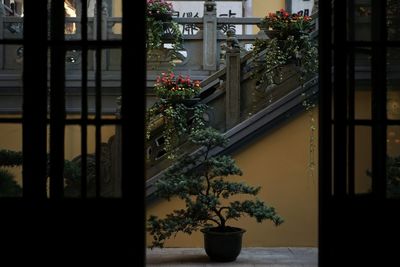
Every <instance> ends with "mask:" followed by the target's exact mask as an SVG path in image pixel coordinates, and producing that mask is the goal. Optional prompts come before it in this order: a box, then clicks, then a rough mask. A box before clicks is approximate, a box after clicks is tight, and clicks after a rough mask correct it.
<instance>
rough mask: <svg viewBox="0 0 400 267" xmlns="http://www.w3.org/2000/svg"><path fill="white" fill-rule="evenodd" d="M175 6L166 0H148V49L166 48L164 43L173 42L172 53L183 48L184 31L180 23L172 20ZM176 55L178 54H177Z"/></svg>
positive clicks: (174, 53) (149, 50) (148, 50)
mask: <svg viewBox="0 0 400 267" xmlns="http://www.w3.org/2000/svg"><path fill="white" fill-rule="evenodd" d="M173 11H174V10H173V8H172V4H171V3H167V2H166V1H165V0H147V13H146V15H147V16H146V22H147V34H146V50H147V52H148V53H150V52H151V50H154V49H161V48H164V44H167V43H168V44H171V46H172V48H171V49H172V53H171V54H172V55H171V56H174V55H176V53H177V51H178V50H179V49H181V48H182V33H181V31H180V29H179V24H178V23H176V22H175V21H173V20H172V14H173ZM175 57H176V56H175Z"/></svg>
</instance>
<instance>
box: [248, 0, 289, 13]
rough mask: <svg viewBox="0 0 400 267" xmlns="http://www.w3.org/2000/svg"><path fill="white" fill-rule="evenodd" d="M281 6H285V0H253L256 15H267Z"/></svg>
mask: <svg viewBox="0 0 400 267" xmlns="http://www.w3.org/2000/svg"><path fill="white" fill-rule="evenodd" d="M281 8H285V0H253V16H254V17H265V16H266V15H267V14H268V13H269V12H272V13H273V12H275V11H277V10H280V9H281Z"/></svg>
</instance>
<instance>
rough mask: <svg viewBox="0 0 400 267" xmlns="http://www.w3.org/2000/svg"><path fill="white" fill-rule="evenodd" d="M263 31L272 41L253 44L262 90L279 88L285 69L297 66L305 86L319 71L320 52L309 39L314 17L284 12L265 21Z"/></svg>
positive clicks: (271, 15) (259, 40) (257, 77)
mask: <svg viewBox="0 0 400 267" xmlns="http://www.w3.org/2000/svg"><path fill="white" fill-rule="evenodd" d="M260 28H261V29H263V30H264V31H265V32H266V33H267V34H269V35H270V39H266V40H262V39H257V40H256V41H255V42H254V44H253V51H252V58H253V64H254V69H255V72H254V78H256V80H257V84H258V86H259V87H262V88H267V89H268V88H272V87H274V86H275V85H276V84H278V83H279V82H280V79H281V77H282V69H283V66H284V65H289V64H294V65H295V66H296V67H297V68H298V72H299V74H300V75H299V79H300V82H301V83H304V82H305V79H306V77H307V76H308V75H310V74H312V73H315V72H316V71H317V68H318V62H317V58H318V50H317V48H316V44H315V43H314V41H313V40H312V39H311V37H310V36H309V33H310V31H311V29H312V24H311V18H310V17H308V16H300V15H298V14H296V13H293V14H290V13H288V12H286V11H285V10H283V9H281V10H280V11H276V13H269V15H267V16H266V17H264V18H263V19H262V21H261V23H260ZM266 91H268V90H266Z"/></svg>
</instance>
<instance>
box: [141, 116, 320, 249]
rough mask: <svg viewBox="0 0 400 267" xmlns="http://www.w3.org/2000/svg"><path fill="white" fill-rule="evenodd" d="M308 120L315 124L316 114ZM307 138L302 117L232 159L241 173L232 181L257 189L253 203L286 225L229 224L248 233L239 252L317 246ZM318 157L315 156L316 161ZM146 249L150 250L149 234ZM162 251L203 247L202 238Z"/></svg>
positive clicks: (162, 204) (161, 205)
mask: <svg viewBox="0 0 400 267" xmlns="http://www.w3.org/2000/svg"><path fill="white" fill-rule="evenodd" d="M313 114H314V118H315V120H316V121H318V120H317V111H316V110H315V111H313ZM310 133H311V131H310V116H309V114H307V113H303V114H302V115H301V116H299V117H297V118H295V119H293V120H292V121H290V122H288V123H285V124H283V125H282V126H280V127H278V128H277V129H276V130H274V131H273V132H271V133H268V134H266V135H265V136H264V137H262V138H261V139H260V140H258V141H256V142H254V143H253V144H251V145H248V146H246V147H245V148H244V149H242V150H241V151H239V152H238V153H236V154H235V155H233V156H234V158H235V160H236V162H237V164H238V166H239V167H240V168H241V169H242V171H243V173H244V175H243V176H242V177H236V178H235V180H240V181H246V182H247V183H248V184H250V185H255V186H258V185H260V186H262V189H261V191H260V193H259V195H258V197H259V198H260V199H263V200H264V201H265V202H266V203H268V204H271V205H272V206H274V207H275V208H276V210H277V212H278V213H279V214H280V215H281V216H282V217H284V219H285V223H284V224H282V225H281V226H279V227H275V226H274V225H273V224H272V223H271V222H270V221H267V222H264V223H257V222H256V221H255V220H254V219H251V218H241V219H240V220H239V221H238V222H235V221H234V222H233V223H231V225H234V226H238V227H242V228H245V229H246V230H247V232H246V234H245V235H244V237H243V245H244V246H248V247H257V246H261V247H263V246H300V247H301V246H314V247H315V246H317V230H318V228H317V226H318V222H317V218H318V214H317V208H318V198H317V195H318V193H317V188H318V177H317V170H316V169H315V170H314V171H313V172H310V169H309V168H308V164H309V159H310V155H309V148H310V147H309V145H310V143H309V140H310ZM315 135H316V136H315V137H316V138H317V133H315ZM316 142H317V140H316ZM317 149H318V148H317V147H316V151H317ZM317 157H318V156H317V152H315V154H314V158H315V160H317ZM315 163H316V164H317V162H315ZM179 207H182V202H181V201H179V200H176V199H175V200H172V201H171V202H167V201H166V200H158V201H157V202H155V203H153V204H151V205H149V206H148V207H147V216H149V215H152V214H155V215H158V216H160V217H163V216H164V215H165V214H166V213H169V212H171V211H172V210H173V209H177V208H179ZM147 244H148V245H149V244H151V237H150V236H149V234H148V236H147ZM166 246H167V247H203V239H202V235H201V233H194V234H192V235H191V236H188V235H184V234H178V235H177V237H176V238H174V239H171V240H169V241H167V243H166Z"/></svg>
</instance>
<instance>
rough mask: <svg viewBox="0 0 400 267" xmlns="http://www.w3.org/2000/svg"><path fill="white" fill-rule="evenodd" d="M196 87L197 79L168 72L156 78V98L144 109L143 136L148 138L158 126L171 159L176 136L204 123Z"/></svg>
mask: <svg viewBox="0 0 400 267" xmlns="http://www.w3.org/2000/svg"><path fill="white" fill-rule="evenodd" d="M200 89H201V87H200V81H193V80H192V79H191V78H190V76H188V75H187V76H185V77H183V76H182V75H175V73H174V72H172V71H170V72H167V73H162V76H161V77H157V80H156V83H155V84H154V93H155V95H156V96H157V97H158V100H157V101H156V102H155V103H154V105H153V106H152V107H151V108H150V109H149V110H148V111H147V116H146V119H147V120H146V122H147V123H146V137H147V139H148V140H149V139H150V138H151V135H152V132H153V131H154V130H155V129H156V128H158V127H159V125H162V127H163V136H164V149H165V151H166V154H167V155H168V158H170V159H173V158H175V156H176V155H175V154H176V152H177V151H176V150H177V145H178V143H179V142H180V139H182V137H184V136H185V135H186V134H189V133H190V132H191V131H193V130H195V129H198V128H199V127H202V126H203V125H204V119H203V117H202V115H203V113H204V111H205V109H206V106H205V105H204V104H201V103H198V101H199V98H196V97H195V96H197V94H198V93H199V92H200ZM160 121H161V123H160Z"/></svg>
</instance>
